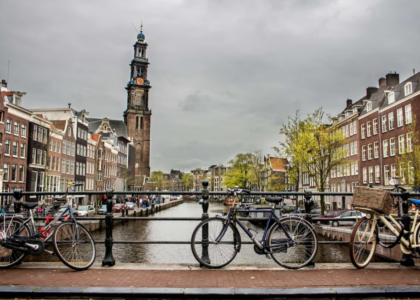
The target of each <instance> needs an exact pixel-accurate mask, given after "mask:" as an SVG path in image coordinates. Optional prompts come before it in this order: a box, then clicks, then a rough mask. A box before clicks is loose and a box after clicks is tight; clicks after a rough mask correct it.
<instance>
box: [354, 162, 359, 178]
mask: <svg viewBox="0 0 420 300" xmlns="http://www.w3.org/2000/svg"><path fill="white" fill-rule="evenodd" d="M354 175H359V163H358V162H355V163H354Z"/></svg>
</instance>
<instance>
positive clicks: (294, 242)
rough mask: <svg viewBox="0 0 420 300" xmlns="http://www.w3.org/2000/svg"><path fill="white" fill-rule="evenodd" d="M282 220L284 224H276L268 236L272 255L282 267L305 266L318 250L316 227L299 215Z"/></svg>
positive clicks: (297, 267)
mask: <svg viewBox="0 0 420 300" xmlns="http://www.w3.org/2000/svg"><path fill="white" fill-rule="evenodd" d="M280 222H281V225H283V226H281V225H280V224H279V223H276V224H274V225H273V227H272V229H271V231H270V236H269V237H268V246H269V250H270V252H271V257H272V258H273V260H274V261H275V262H276V263H278V264H279V265H280V266H282V267H285V268H288V269H299V268H303V267H304V266H306V265H308V264H309V263H310V262H311V261H312V260H313V259H314V258H315V255H316V253H317V251H318V239H317V237H316V232H315V229H314V228H313V227H312V225H311V224H309V223H308V222H307V221H305V220H304V219H302V218H299V217H288V218H283V219H281V220H280ZM286 232H287V234H288V235H289V236H290V237H291V239H289V238H288V236H287V234H286Z"/></svg>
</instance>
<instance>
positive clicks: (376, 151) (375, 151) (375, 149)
mask: <svg viewBox="0 0 420 300" xmlns="http://www.w3.org/2000/svg"><path fill="white" fill-rule="evenodd" d="M373 155H374V157H375V158H379V142H375V143H373Z"/></svg>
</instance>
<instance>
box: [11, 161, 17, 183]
mask: <svg viewBox="0 0 420 300" xmlns="http://www.w3.org/2000/svg"><path fill="white" fill-rule="evenodd" d="M16 179H17V165H12V178H11V181H16Z"/></svg>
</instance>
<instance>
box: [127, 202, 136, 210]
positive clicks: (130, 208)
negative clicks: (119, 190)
mask: <svg viewBox="0 0 420 300" xmlns="http://www.w3.org/2000/svg"><path fill="white" fill-rule="evenodd" d="M125 206H126V207H127V209H128V210H134V202H127V203H126V204H125Z"/></svg>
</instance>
